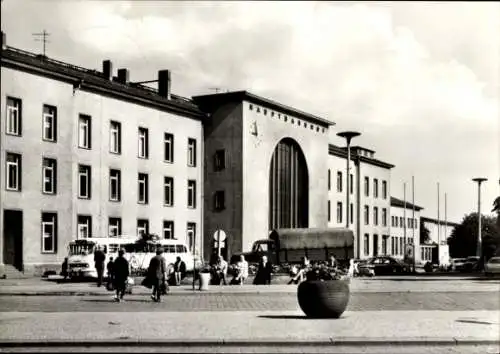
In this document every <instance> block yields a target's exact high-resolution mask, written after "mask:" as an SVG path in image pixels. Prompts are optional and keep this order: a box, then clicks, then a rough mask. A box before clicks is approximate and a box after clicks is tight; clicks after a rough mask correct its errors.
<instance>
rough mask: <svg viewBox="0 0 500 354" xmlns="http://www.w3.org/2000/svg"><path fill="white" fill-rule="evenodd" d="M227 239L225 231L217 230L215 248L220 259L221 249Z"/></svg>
mask: <svg viewBox="0 0 500 354" xmlns="http://www.w3.org/2000/svg"><path fill="white" fill-rule="evenodd" d="M226 238H227V235H226V233H225V232H224V230H221V229H217V230H215V232H214V240H215V247H217V256H219V257H220V249H221V247H223V245H224V244H225V242H224V241H225V240H226Z"/></svg>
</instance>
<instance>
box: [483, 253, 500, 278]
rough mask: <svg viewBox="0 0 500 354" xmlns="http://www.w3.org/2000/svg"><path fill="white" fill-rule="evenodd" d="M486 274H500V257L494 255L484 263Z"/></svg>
mask: <svg viewBox="0 0 500 354" xmlns="http://www.w3.org/2000/svg"><path fill="white" fill-rule="evenodd" d="M484 274H485V275H486V276H492V275H494V274H500V257H492V258H490V259H489V260H488V262H486V264H485V265H484Z"/></svg>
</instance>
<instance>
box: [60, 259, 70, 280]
mask: <svg viewBox="0 0 500 354" xmlns="http://www.w3.org/2000/svg"><path fill="white" fill-rule="evenodd" d="M61 276H62V277H63V279H64V280H66V278H67V277H68V257H66V258H64V262H63V264H62V267H61Z"/></svg>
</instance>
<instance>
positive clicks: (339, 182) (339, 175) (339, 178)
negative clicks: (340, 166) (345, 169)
mask: <svg viewBox="0 0 500 354" xmlns="http://www.w3.org/2000/svg"><path fill="white" fill-rule="evenodd" d="M337 192H342V172H340V171H338V172H337Z"/></svg>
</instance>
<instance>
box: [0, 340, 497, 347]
mask: <svg viewBox="0 0 500 354" xmlns="http://www.w3.org/2000/svg"><path fill="white" fill-rule="evenodd" d="M398 345H399V346H461V345H464V346H465V345H500V340H492V339H483V340H481V339H465V338H464V339H460V338H436V337H422V338H398V339H394V338H373V339H366V337H339V338H335V337H331V338H326V339H319V340H316V339H311V340H295V339H293V338H290V339H271V338H269V339H267V338H262V339H261V338H254V339H249V340H242V339H226V338H221V339H212V340H207V339H190V340H189V341H188V340H176V339H169V340H168V341H167V340H163V339H161V340H160V339H159V340H141V339H131V338H127V337H121V338H117V339H114V340H75V341H68V340H3V341H0V347H3V348H23V347H24V348H28V347H31V348H33V347H125V346H132V347H207V346H228V347H263V346H264V347H265V346H279V347H293V346H353V347H355V346H383V347H385V346H398Z"/></svg>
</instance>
